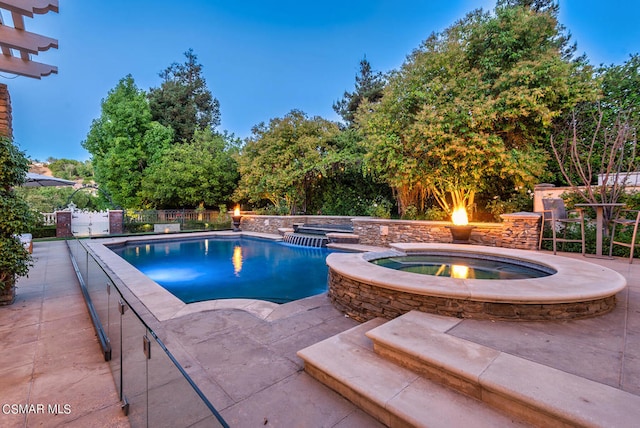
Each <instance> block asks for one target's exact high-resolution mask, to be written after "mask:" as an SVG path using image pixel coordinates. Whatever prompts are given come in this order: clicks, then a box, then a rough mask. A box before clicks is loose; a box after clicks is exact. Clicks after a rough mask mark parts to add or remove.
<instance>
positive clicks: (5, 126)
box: [0, 83, 13, 140]
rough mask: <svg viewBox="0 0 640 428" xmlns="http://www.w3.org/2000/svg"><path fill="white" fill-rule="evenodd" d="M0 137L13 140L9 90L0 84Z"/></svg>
mask: <svg viewBox="0 0 640 428" xmlns="http://www.w3.org/2000/svg"><path fill="white" fill-rule="evenodd" d="M0 137H7V138H9V139H10V140H13V120H12V115H11V97H10V96H9V89H8V88H7V85H5V84H4V83H0Z"/></svg>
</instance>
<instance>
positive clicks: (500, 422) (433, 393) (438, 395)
mask: <svg viewBox="0 0 640 428" xmlns="http://www.w3.org/2000/svg"><path fill="white" fill-rule="evenodd" d="M384 322H385V321H384V320H381V319H374V320H371V321H368V322H367V323H364V324H361V325H359V326H357V327H355V328H353V329H351V330H348V331H346V332H343V333H341V334H339V335H337V336H333V337H331V338H329V339H326V340H324V341H322V342H319V343H317V344H315V345H312V346H310V347H308V348H305V349H303V350H301V351H299V352H298V356H299V357H300V358H302V359H303V360H304V362H305V371H306V372H307V373H308V374H310V375H311V376H312V377H314V378H316V379H317V380H319V381H320V382H322V383H324V384H325V385H327V386H328V387H330V388H332V389H333V390H335V391H336V392H338V393H339V394H341V395H343V396H344V397H346V398H347V399H348V400H350V401H351V402H352V403H354V404H355V405H357V406H358V407H360V408H361V409H363V410H364V411H365V412H367V413H368V414H370V415H371V416H373V417H375V418H376V419H378V420H379V421H380V422H382V423H383V424H385V425H387V426H390V427H407V426H415V427H427V426H428V427H456V426H472V427H498V426H500V427H506V426H516V427H518V426H527V425H526V424H523V423H520V422H518V421H514V420H512V418H510V417H508V416H505V415H504V414H502V413H500V412H498V411H495V410H493V409H491V408H489V407H487V406H486V405H484V404H483V403H482V402H480V401H479V400H476V399H474V398H472V397H469V396H466V395H464V394H460V393H458V392H456V391H454V390H452V389H450V388H447V387H445V386H442V385H440V384H438V383H436V382H432V381H429V380H427V379H425V378H423V377H421V376H420V375H419V374H417V373H416V372H413V371H411V370H409V369H406V368H403V367H400V366H398V365H396V364H394V363H393V362H391V361H388V360H386V359H384V358H381V357H380V356H378V355H376V354H375V352H374V350H373V343H372V341H371V340H369V339H368V338H367V337H366V336H365V333H366V332H367V331H368V330H371V329H373V328H375V327H378V326H380V325H381V324H383V323H384Z"/></svg>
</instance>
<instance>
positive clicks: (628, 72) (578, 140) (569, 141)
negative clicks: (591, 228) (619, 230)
mask: <svg viewBox="0 0 640 428" xmlns="http://www.w3.org/2000/svg"><path fill="white" fill-rule="evenodd" d="M598 82H600V84H601V96H600V97H599V99H598V100H596V101H592V102H583V103H580V104H579V105H578V106H577V107H576V108H574V109H572V110H571V111H568V112H567V113H566V114H565V115H563V116H562V117H560V118H559V119H558V120H557V121H556V124H555V125H556V126H555V127H554V133H553V135H552V136H551V138H550V141H551V145H552V147H553V151H554V154H555V159H556V160H557V162H558V166H559V168H560V172H561V173H562V178H563V179H564V181H562V182H561V184H563V185H566V184H568V185H570V186H572V187H573V188H574V191H575V192H576V193H577V194H578V195H580V196H581V197H582V199H583V200H584V201H586V202H589V203H596V202H609V203H613V202H618V199H619V198H620V197H622V195H623V194H624V192H625V187H626V185H627V183H626V177H627V173H628V172H635V171H637V170H638V167H640V154H639V153H638V147H637V144H638V129H640V56H638V55H637V54H636V55H632V56H631V57H630V58H629V60H628V61H627V62H625V63H624V64H622V65H610V66H603V67H600V69H599V70H598ZM598 183H601V184H602V185H599V184H598ZM612 215H613V212H612V210H611V209H608V208H605V216H604V218H605V220H606V221H608V220H609V219H610V218H611V216H612Z"/></svg>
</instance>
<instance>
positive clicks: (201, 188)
mask: <svg viewBox="0 0 640 428" xmlns="http://www.w3.org/2000/svg"><path fill="white" fill-rule="evenodd" d="M234 145H235V142H234V141H233V136H230V135H220V134H213V133H212V132H211V131H210V130H209V129H207V130H204V131H196V134H195V136H194V138H193V140H192V141H190V142H185V143H183V144H177V145H171V146H168V147H166V148H165V149H164V150H162V151H161V152H159V153H158V154H157V156H156V158H155V160H154V162H153V163H152V164H151V165H150V166H149V168H147V169H146V171H145V176H144V183H143V189H142V193H141V195H142V197H143V199H144V200H146V201H147V203H148V204H149V205H153V206H156V207H184V206H191V207H196V206H202V207H204V206H205V205H206V206H217V205H221V204H226V203H227V202H229V196H230V195H231V194H232V193H233V190H234V188H235V185H236V183H237V181H238V178H239V176H238V170H237V163H236V161H235V159H234V158H233V156H232V153H233V151H234Z"/></svg>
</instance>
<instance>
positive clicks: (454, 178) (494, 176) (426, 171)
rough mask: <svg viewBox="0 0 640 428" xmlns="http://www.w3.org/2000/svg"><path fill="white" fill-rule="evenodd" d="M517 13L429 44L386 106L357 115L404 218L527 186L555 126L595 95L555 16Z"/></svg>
mask: <svg viewBox="0 0 640 428" xmlns="http://www.w3.org/2000/svg"><path fill="white" fill-rule="evenodd" d="M513 3H518V4H517V5H507V6H500V5H499V6H498V7H496V9H495V14H493V15H492V14H490V13H484V12H482V11H481V10H476V11H474V12H472V13H470V14H468V15H467V16H466V17H465V18H464V19H463V20H461V21H459V22H457V23H455V24H454V25H453V26H451V27H449V28H448V29H446V30H445V31H444V32H443V33H441V34H432V35H431V36H430V37H429V38H428V39H427V40H426V41H425V42H424V43H423V44H422V45H421V46H420V47H419V48H418V49H416V50H415V51H414V52H413V53H412V54H411V55H410V56H409V57H408V58H407V60H406V62H405V63H404V64H403V66H402V67H401V69H400V70H398V71H394V72H393V73H391V75H390V77H389V83H388V85H387V87H386V88H385V91H384V96H383V98H382V100H381V101H380V103H379V104H378V105H371V106H369V107H367V108H364V109H361V114H360V116H359V117H358V120H357V121H358V124H359V125H360V126H361V127H362V129H363V130H364V132H365V135H366V144H367V146H368V155H367V158H366V159H367V166H368V167H369V168H371V169H372V170H373V171H374V172H375V173H377V174H378V175H379V176H380V177H382V178H384V179H385V180H386V181H387V182H388V183H389V185H391V187H392V188H393V189H394V191H395V193H396V197H397V199H398V202H399V205H400V210H401V214H402V212H403V211H404V209H406V207H407V206H408V205H415V206H416V207H423V205H424V203H423V201H424V198H425V197H426V196H427V195H431V196H432V197H434V198H435V199H436V200H437V202H438V204H439V205H440V206H441V207H442V208H443V209H444V210H445V211H447V212H449V213H450V212H451V210H452V209H453V208H455V207H457V206H465V207H469V206H470V205H472V204H473V202H474V198H475V194H476V193H477V192H479V191H482V190H483V189H485V188H487V186H488V184H489V180H492V181H493V180H504V185H506V186H511V187H512V188H513V186H514V184H515V185H517V186H521V185H525V186H531V185H532V184H533V182H534V181H535V180H536V178H537V177H539V176H541V175H542V174H543V172H544V166H545V163H546V158H547V156H548V155H547V154H546V152H545V151H544V150H543V148H544V147H545V146H546V144H547V143H546V142H547V141H548V135H549V132H550V128H551V124H552V123H553V120H554V118H556V117H558V115H559V114H560V113H561V112H562V111H563V109H565V108H566V107H567V106H572V105H575V103H577V102H578V101H580V100H583V99H586V98H587V97H588V96H589V94H591V93H593V92H594V91H593V89H592V88H591V87H590V86H589V84H588V82H589V81H590V78H591V75H590V69H589V67H586V66H585V64H584V62H583V61H579V60H576V61H569V60H567V59H566V58H565V56H564V54H565V53H566V51H567V48H566V43H567V40H568V39H567V37H564V36H563V35H562V34H561V27H560V26H559V25H558V22H557V18H556V16H555V14H556V12H557V9H554V8H550V9H548V10H546V9H545V10H542V11H537V10H534V9H531V8H529V7H525V6H523V5H522V4H519V3H531V4H535V5H538V6H539V5H541V4H542V3H545V2H544V1H539V2H536V1H534V2H526V1H523V2H517V1H514V2H513ZM367 110H370V111H367Z"/></svg>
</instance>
